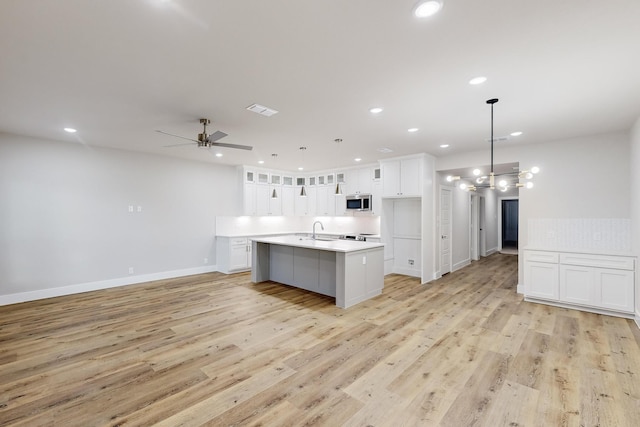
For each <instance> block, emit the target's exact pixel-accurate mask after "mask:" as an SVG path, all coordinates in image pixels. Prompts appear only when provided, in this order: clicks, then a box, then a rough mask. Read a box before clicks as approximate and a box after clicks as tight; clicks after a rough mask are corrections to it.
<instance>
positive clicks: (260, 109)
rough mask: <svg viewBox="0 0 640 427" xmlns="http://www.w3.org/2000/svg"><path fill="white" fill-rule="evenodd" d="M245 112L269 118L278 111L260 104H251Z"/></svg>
mask: <svg viewBox="0 0 640 427" xmlns="http://www.w3.org/2000/svg"><path fill="white" fill-rule="evenodd" d="M247 110H249V111H253V112H254V113H258V114H262V115H263V116H267V117H271V116H273V115H274V114H276V113H277V112H278V111H277V110H274V109H273V108H269V107H265V106H264V105H260V104H252V105H249V106H248V107H247Z"/></svg>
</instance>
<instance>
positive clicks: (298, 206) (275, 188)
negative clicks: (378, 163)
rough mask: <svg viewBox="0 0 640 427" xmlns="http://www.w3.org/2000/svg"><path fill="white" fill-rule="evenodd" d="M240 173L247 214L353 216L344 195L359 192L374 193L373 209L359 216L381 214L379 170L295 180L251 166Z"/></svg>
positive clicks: (326, 173)
mask: <svg viewBox="0 0 640 427" xmlns="http://www.w3.org/2000/svg"><path fill="white" fill-rule="evenodd" d="M239 170H241V171H242V176H243V206H242V213H243V214H244V215H250V216H269V215H271V216H276V215H284V216H342V215H354V214H353V213H352V212H347V211H346V206H345V205H346V202H345V196H346V194H356V193H360V194H365V193H366V194H372V195H373V197H374V208H373V210H372V211H371V212H367V213H359V214H360V215H362V214H371V215H374V214H375V215H378V214H379V212H380V206H381V202H380V197H381V194H380V191H381V183H380V180H379V179H375V178H374V177H376V176H377V177H378V178H379V176H380V168H378V167H373V166H371V167H359V168H354V169H353V170H351V169H345V170H340V171H330V172H324V173H319V174H318V173H316V174H309V175H304V176H295V177H294V176H292V175H289V174H287V173H286V172H282V171H277V170H268V169H259V168H252V167H248V166H243V167H241V168H239ZM303 188H304V193H303V191H302V189H303ZM376 198H377V199H376ZM376 200H377V203H376ZM376 206H377V207H378V208H377V209H376Z"/></svg>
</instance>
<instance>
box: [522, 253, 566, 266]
mask: <svg viewBox="0 0 640 427" xmlns="http://www.w3.org/2000/svg"><path fill="white" fill-rule="evenodd" d="M558 255H559V254H558V253H557V252H544V251H524V260H525V261H533V262H549V263H553V264H557V263H558V260H559V257H558Z"/></svg>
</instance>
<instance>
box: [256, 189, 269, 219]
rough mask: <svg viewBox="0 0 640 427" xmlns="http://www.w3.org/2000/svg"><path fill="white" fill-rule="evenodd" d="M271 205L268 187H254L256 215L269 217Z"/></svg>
mask: <svg viewBox="0 0 640 427" xmlns="http://www.w3.org/2000/svg"><path fill="white" fill-rule="evenodd" d="M270 203H271V193H269V186H268V185H260V184H258V185H256V215H258V216H264V215H269V211H270V206H269V204H270Z"/></svg>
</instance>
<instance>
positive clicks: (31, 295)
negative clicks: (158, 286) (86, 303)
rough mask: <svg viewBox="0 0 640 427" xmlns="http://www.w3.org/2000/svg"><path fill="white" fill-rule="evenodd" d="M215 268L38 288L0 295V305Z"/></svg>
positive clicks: (202, 271)
mask: <svg viewBox="0 0 640 427" xmlns="http://www.w3.org/2000/svg"><path fill="white" fill-rule="evenodd" d="M217 270H218V269H217V266H215V265H207V266H204V267H194V268H185V269H183V270H172V271H163V272H159V273H150V274H141V275H138V276H126V277H118V278H116V279H109V280H99V281H97V282H88V283H79V284H76V285H69V286H61V287H58V288H50V289H39V290H37V291H27V292H19V293H16V294H8V295H0V306H1V305H9V304H16V303H19V302H26V301H35V300H39V299H45V298H53V297H59V296H64V295H72V294H79V293H82V292H90V291H97V290H100V289H108V288H116V287H118V286H126V285H134V284H136V283H144V282H151V281H154V280H163V279H172V278H174V277H183V276H191V275H194V274H203V273H212V272H214V271H217Z"/></svg>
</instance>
